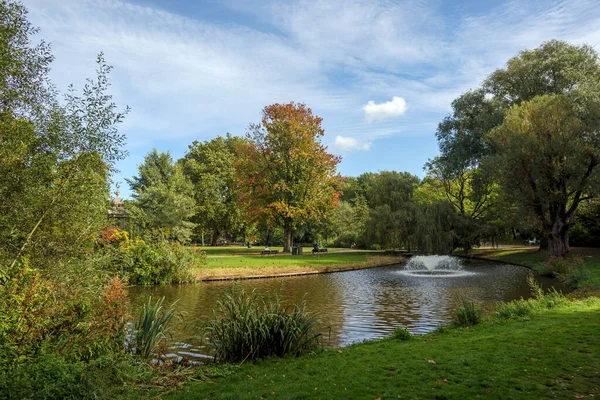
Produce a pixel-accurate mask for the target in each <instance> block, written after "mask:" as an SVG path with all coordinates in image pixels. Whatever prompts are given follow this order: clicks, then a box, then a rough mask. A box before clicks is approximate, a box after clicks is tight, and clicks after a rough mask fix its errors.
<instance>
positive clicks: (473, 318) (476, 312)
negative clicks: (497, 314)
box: [454, 297, 483, 326]
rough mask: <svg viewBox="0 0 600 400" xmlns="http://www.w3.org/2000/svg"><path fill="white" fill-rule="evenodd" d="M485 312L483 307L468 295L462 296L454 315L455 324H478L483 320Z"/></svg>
mask: <svg viewBox="0 0 600 400" xmlns="http://www.w3.org/2000/svg"><path fill="white" fill-rule="evenodd" d="M482 314H483V312H482V311H481V308H480V307H479V306H478V305H477V304H475V303H474V302H473V301H471V300H469V299H467V298H466V297H461V298H460V306H459V307H458V309H457V310H456V312H455V315H454V325H456V326H470V325H477V324H478V323H479V322H481V317H482Z"/></svg>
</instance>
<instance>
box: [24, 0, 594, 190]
mask: <svg viewBox="0 0 600 400" xmlns="http://www.w3.org/2000/svg"><path fill="white" fill-rule="evenodd" d="M22 2H23V4H24V5H25V6H26V7H27V8H28V10H29V20H30V21H31V22H32V23H33V25H34V26H37V27H39V28H40V33H39V34H38V36H39V38H43V39H44V40H46V41H47V42H50V43H51V44H52V53H53V55H54V56H55V60H54V62H53V67H52V70H51V73H50V77H51V80H52V81H53V83H54V84H55V85H56V86H57V87H58V88H59V89H61V90H66V88H67V86H68V85H69V84H71V83H72V84H74V86H75V87H76V88H82V87H83V85H84V83H85V79H86V78H90V77H94V74H95V72H94V70H95V60H96V55H97V54H98V53H99V52H104V54H105V58H106V60H107V62H108V63H109V64H110V65H112V66H113V67H114V70H113V72H112V73H111V76H110V80H111V83H112V87H111V92H112V94H113V97H114V101H115V102H116V103H117V105H118V106H119V107H120V108H124V107H125V106H126V105H128V106H129V107H131V112H130V113H129V115H128V116H127V117H126V120H125V122H124V123H123V124H122V125H121V126H120V132H121V133H124V134H125V135H126V137H127V146H126V148H127V150H128V152H129V156H128V157H127V159H125V160H124V161H122V162H120V163H119V164H118V165H117V168H119V170H120V172H119V173H117V174H116V175H115V176H114V177H113V180H114V183H115V184H117V183H120V189H121V192H122V196H123V195H124V196H125V197H128V196H129V189H128V185H127V183H126V182H125V181H124V179H125V178H129V177H131V176H133V175H136V174H137V167H138V165H139V164H141V163H142V162H143V159H144V155H145V154H147V153H148V152H149V151H151V150H152V149H153V148H156V149H157V150H159V151H169V152H170V153H171V155H172V156H173V158H174V159H178V158H180V157H182V156H183V155H184V154H185V153H186V151H187V150H188V146H189V145H190V144H191V143H192V142H193V141H195V140H197V141H206V140H210V139H212V138H214V137H217V136H219V135H225V134H226V133H227V132H229V133H231V134H233V135H238V136H243V135H244V134H245V132H246V129H247V127H248V125H249V124H251V123H257V122H259V121H260V117H261V110H262V109H263V108H264V107H265V106H267V105H270V104H273V103H287V102H290V101H294V102H297V103H305V104H306V105H307V106H308V107H310V108H311V109H312V111H313V113H314V114H316V115H319V116H321V117H322V118H323V124H322V125H323V128H324V129H325V136H324V137H323V139H322V141H323V143H324V144H325V145H326V146H327V148H328V151H329V152H331V153H335V154H338V155H341V156H342V162H341V163H340V165H339V168H338V170H339V172H340V173H341V174H342V175H349V176H358V175H360V174H361V173H363V172H378V171H383V170H396V171H408V172H410V173H412V174H415V175H417V176H419V177H423V176H424V175H425V171H424V170H423V165H424V164H425V163H426V162H427V160H428V159H431V158H433V157H435V156H436V154H437V142H436V139H435V132H436V128H437V125H438V123H439V122H440V121H441V120H442V119H443V118H444V117H445V116H447V115H448V114H449V113H450V112H451V103H452V100H453V99H455V98H456V97H458V96H459V95H460V94H462V93H464V92H466V91H468V90H469V89H473V88H476V87H478V86H479V85H480V84H481V82H482V81H483V79H485V77H486V76H487V75H489V74H490V73H491V72H493V71H494V70H495V69H497V68H502V67H503V66H504V65H505V63H506V62H507V61H508V59H509V58H511V57H513V56H515V55H517V54H518V52H519V51H521V50H524V49H533V48H535V47H538V46H539V45H540V44H542V43H543V42H544V41H548V40H551V39H560V40H566V41H568V42H570V43H573V44H583V43H586V44H589V45H591V46H593V47H595V48H596V50H600V7H598V0H566V1H544V0H518V1H512V0H509V1H477V0H470V1H456V0H447V1H444V0H432V1H428V0H413V1H411V0H406V1H395V0H380V1H375V0H373V1H368V0H362V1H359V0H356V1H355V0H339V1H338V0H324V1H319V0H315V1H302V0H262V1H258V0H238V1H234V0H223V1H216V0H199V1H192V0H22Z"/></svg>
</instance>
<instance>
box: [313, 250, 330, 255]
mask: <svg viewBox="0 0 600 400" xmlns="http://www.w3.org/2000/svg"><path fill="white" fill-rule="evenodd" d="M312 252H313V254H314V253H327V249H312Z"/></svg>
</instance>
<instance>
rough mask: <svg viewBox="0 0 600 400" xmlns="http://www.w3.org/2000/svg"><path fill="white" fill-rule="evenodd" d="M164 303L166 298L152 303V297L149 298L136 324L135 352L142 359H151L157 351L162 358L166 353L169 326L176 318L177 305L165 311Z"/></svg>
mask: <svg viewBox="0 0 600 400" xmlns="http://www.w3.org/2000/svg"><path fill="white" fill-rule="evenodd" d="M164 301H165V298H164V297H161V298H160V299H158V300H157V301H156V302H154V303H152V296H148V300H147V301H146V304H145V305H144V308H143V309H142V310H141V311H140V314H139V316H138V319H137V320H136V322H135V325H134V332H133V333H132V335H133V337H134V339H133V341H132V345H133V351H134V353H135V354H136V355H138V356H140V357H142V358H150V357H152V356H154V355H155V352H157V351H158V353H159V354H158V355H159V356H160V355H161V354H162V353H163V351H164V346H165V344H166V340H167V335H168V334H169V325H170V323H171V320H172V319H173V317H175V309H174V305H175V303H173V304H171V306H169V308H167V309H164V310H163V302H164Z"/></svg>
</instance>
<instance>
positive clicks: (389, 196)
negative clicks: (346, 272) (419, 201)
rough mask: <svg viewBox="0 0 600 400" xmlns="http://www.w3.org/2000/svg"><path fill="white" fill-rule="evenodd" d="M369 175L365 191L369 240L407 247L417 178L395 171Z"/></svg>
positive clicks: (390, 245) (410, 231) (387, 245)
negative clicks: (367, 207)
mask: <svg viewBox="0 0 600 400" xmlns="http://www.w3.org/2000/svg"><path fill="white" fill-rule="evenodd" d="M372 178H373V179H372V181H371V182H372V185H371V186H370V188H369V190H368V192H367V202H368V204H369V208H370V210H371V211H370V216H369V220H368V221H367V231H368V232H369V237H370V241H371V243H374V244H378V245H380V246H382V247H387V248H394V247H396V248H397V247H403V246H407V247H410V241H409V240H410V239H409V238H410V236H411V233H412V224H411V221H412V208H413V205H414V202H413V201H412V197H413V193H414V190H415V188H416V187H417V185H418V184H419V178H417V177H416V176H414V175H411V174H409V173H408V172H396V171H382V172H380V173H379V174H377V175H375V176H373V177H372Z"/></svg>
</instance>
